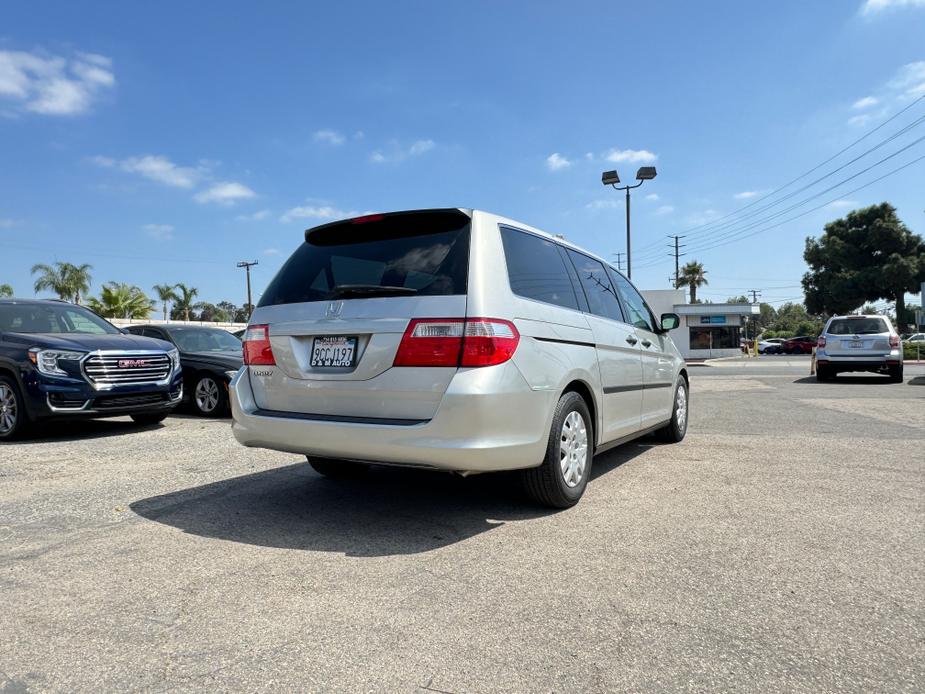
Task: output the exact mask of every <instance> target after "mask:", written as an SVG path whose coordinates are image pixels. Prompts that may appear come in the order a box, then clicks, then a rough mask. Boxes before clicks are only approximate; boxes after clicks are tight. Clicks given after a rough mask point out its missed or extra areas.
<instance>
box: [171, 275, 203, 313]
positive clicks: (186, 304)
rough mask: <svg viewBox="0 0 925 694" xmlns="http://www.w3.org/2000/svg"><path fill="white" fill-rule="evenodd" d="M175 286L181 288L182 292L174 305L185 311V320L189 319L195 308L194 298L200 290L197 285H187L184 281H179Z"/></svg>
mask: <svg viewBox="0 0 925 694" xmlns="http://www.w3.org/2000/svg"><path fill="white" fill-rule="evenodd" d="M174 286H175V287H176V288H177V289H179V290H180V294H179V295H178V297H177V299H176V300H175V301H174V307H175V308H178V309H180V310H181V311H183V320H187V321H188V320H189V314H190V311H192V310H193V309H194V308H195V305H194V304H193V299H195V298H196V296H197V295H198V294H199V290H198V289H196V287H187V286H186V285H185V284H183V283H182V282H177V284H175V285H174Z"/></svg>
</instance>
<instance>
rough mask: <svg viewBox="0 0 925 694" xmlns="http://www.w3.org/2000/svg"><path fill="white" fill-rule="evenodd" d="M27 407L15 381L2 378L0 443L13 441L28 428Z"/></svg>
mask: <svg viewBox="0 0 925 694" xmlns="http://www.w3.org/2000/svg"><path fill="white" fill-rule="evenodd" d="M28 424H29V420H28V417H27V416H26V407H25V405H24V404H23V399H22V395H21V394H20V393H19V387H18V386H17V385H16V382H15V381H13V379H11V378H9V377H7V376H0V441H13V440H15V439H17V438H19V437H20V436H22V435H23V434H24V433H25V431H26V428H27V427H28Z"/></svg>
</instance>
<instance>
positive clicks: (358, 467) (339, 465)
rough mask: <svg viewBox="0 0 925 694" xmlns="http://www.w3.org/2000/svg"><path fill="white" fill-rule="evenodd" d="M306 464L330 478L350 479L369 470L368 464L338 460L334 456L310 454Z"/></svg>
mask: <svg viewBox="0 0 925 694" xmlns="http://www.w3.org/2000/svg"><path fill="white" fill-rule="evenodd" d="M308 464H309V465H311V466H312V469H313V470H314V471H315V472H317V473H318V474H320V475H324V476H325V477H330V478H331V479H350V478H355V477H361V476H362V475H365V474H366V473H367V472H369V465H366V464H365V463H357V462H354V461H352V460H338V459H336V458H320V457H316V456H312V457H311V458H309V459H308Z"/></svg>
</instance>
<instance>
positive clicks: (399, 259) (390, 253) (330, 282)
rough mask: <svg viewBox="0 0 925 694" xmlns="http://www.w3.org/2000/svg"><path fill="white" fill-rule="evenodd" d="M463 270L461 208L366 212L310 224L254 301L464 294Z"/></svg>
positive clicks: (465, 222)
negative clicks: (288, 256) (379, 213)
mask: <svg viewBox="0 0 925 694" xmlns="http://www.w3.org/2000/svg"><path fill="white" fill-rule="evenodd" d="M468 270H469V217H468V216H467V215H465V214H463V213H462V212H459V211H458V210H432V211H426V212H402V213H397V214H386V215H370V216H369V217H365V218H359V219H357V220H346V221H344V222H336V223H334V224H327V225H325V226H323V227H317V228H315V229H311V230H309V231H307V232H306V233H305V243H303V244H302V245H301V246H299V248H298V249H297V250H296V251H295V253H293V254H292V256H291V257H290V258H289V260H287V261H286V263H285V265H283V267H282V269H280V271H279V273H277V275H276V277H274V278H273V281H272V282H270V285H269V286H268V287H267V289H266V291H264V293H263V296H262V297H261V299H260V303H259V304H258V305H259V306H273V305H276V304H292V303H301V302H304V301H325V300H330V299H335V298H359V297H364V296H414V295H417V296H444V295H450V294H465V293H466V286H467V281H468Z"/></svg>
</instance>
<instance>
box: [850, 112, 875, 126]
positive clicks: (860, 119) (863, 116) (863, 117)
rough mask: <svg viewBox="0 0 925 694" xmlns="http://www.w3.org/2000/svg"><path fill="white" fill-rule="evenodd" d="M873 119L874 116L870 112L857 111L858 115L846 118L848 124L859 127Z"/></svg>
mask: <svg viewBox="0 0 925 694" xmlns="http://www.w3.org/2000/svg"><path fill="white" fill-rule="evenodd" d="M873 119H874V117H873V115H871V114H870V113H859V114H858V115H856V116H851V118H849V119H848V125H855V126H857V127H861V126H863V125H867V124H868V123H870V122H871V121H872V120H873Z"/></svg>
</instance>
